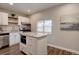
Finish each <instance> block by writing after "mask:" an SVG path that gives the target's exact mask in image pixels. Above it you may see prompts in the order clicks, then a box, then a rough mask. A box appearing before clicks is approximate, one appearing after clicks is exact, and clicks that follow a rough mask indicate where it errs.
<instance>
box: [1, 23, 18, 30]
mask: <svg viewBox="0 0 79 59" xmlns="http://www.w3.org/2000/svg"><path fill="white" fill-rule="evenodd" d="M0 31H9V32H15V31H19V26H18V25H16V24H9V25H0Z"/></svg>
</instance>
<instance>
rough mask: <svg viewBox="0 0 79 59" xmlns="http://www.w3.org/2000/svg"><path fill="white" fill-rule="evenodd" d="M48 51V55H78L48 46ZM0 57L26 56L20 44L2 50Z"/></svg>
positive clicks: (0, 50)
mask: <svg viewBox="0 0 79 59" xmlns="http://www.w3.org/2000/svg"><path fill="white" fill-rule="evenodd" d="M47 49H48V55H76V54H75V53H72V52H68V51H65V50H61V49H58V48H55V47H49V46H48V48H47ZM0 55H24V54H23V53H22V52H21V51H20V49H19V44H16V45H14V46H11V47H6V48H4V49H0Z"/></svg>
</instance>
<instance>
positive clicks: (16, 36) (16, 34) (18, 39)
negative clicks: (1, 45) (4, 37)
mask: <svg viewBox="0 0 79 59" xmlns="http://www.w3.org/2000/svg"><path fill="white" fill-rule="evenodd" d="M14 37H15V40H14V42H15V44H17V43H20V34H19V33H14Z"/></svg>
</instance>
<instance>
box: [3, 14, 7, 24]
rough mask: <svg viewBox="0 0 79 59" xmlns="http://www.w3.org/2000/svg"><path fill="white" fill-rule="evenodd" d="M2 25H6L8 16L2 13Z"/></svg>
mask: <svg viewBox="0 0 79 59" xmlns="http://www.w3.org/2000/svg"><path fill="white" fill-rule="evenodd" d="M2 25H8V14H7V13H2Z"/></svg>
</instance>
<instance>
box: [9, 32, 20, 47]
mask: <svg viewBox="0 0 79 59" xmlns="http://www.w3.org/2000/svg"><path fill="white" fill-rule="evenodd" d="M17 43H20V34H19V33H15V32H14V33H10V35H9V45H10V46H11V45H14V44H17Z"/></svg>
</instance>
